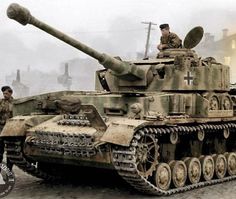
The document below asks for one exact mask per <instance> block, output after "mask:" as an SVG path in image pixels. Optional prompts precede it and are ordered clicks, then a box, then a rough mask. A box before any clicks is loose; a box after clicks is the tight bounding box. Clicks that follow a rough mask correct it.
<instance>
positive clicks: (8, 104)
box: [0, 86, 13, 170]
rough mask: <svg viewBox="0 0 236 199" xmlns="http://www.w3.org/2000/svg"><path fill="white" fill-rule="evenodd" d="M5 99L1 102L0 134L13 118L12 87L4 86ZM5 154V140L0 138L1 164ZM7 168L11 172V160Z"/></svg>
mask: <svg viewBox="0 0 236 199" xmlns="http://www.w3.org/2000/svg"><path fill="white" fill-rule="evenodd" d="M1 90H2V94H3V99H1V100H0V133H1V131H2V129H3V127H4V125H5V124H6V121H7V120H8V119H9V118H11V117H12V116H13V112H12V106H13V105H12V101H13V97H12V93H13V90H12V89H11V87H10V86H3V87H2V88H1ZM3 154H4V140H3V138H1V137H0V162H2V160H3ZM7 166H8V168H9V169H10V170H11V169H12V166H13V165H12V164H11V163H10V161H9V160H7Z"/></svg>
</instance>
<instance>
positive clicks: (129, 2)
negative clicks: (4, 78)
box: [0, 0, 236, 75]
mask: <svg viewBox="0 0 236 199" xmlns="http://www.w3.org/2000/svg"><path fill="white" fill-rule="evenodd" d="M13 2H16V3H19V4H21V5H23V6H25V7H27V8H28V9H29V10H30V11H31V13H32V15H34V16H36V17H37V18H39V19H40V20H42V21H45V22H46V23H48V24H50V25H51V26H54V27H56V28H58V29H59V30H61V31H63V32H65V33H67V34H70V35H71V36H73V37H75V38H77V39H79V40H81V41H82V42H84V43H87V44H88V45H90V46H91V47H94V48H96V49H98V50H100V51H103V52H106V53H110V54H112V55H121V56H127V55H128V54H129V53H132V52H137V51H144V46H145V39H146V30H145V25H144V24H141V22H142V21H152V22H154V23H157V24H160V23H166V22H167V23H169V24H170V26H171V30H172V31H174V32H176V33H177V34H179V35H180V36H181V37H182V38H183V37H184V35H185V34H186V33H187V32H188V30H189V29H191V28H192V27H194V26H197V25H201V26H203V27H204V29H205V32H212V33H214V34H215V35H216V38H220V37H221V30H222V29H223V28H229V30H230V33H234V32H236V24H235V21H236V3H235V0H168V1H163V0H162V1H160V0H143V1H139V0H98V1H96V0H93V1H92V0H15V1H12V0H0V23H1V26H0V27H1V28H0V60H1V61H0V67H1V72H2V75H3V74H8V73H10V72H11V71H13V70H15V69H16V68H23V69H25V68H26V67H27V66H28V65H30V66H31V67H32V68H33V67H39V68H41V69H43V70H47V69H48V68H49V69H50V70H57V67H58V65H59V63H60V62H62V61H65V60H66V59H72V58H74V57H76V56H83V57H84V55H83V54H82V53H80V52H79V51H77V50H74V49H72V48H71V47H69V46H66V45H64V44H63V43H62V42H60V41H58V40H57V39H55V38H53V37H51V36H50V35H47V34H46V33H43V32H42V31H40V30H37V29H36V28H34V27H32V26H30V25H28V26H26V27H23V26H22V25H20V24H18V23H17V22H15V21H13V20H10V19H8V18H7V16H6V9H7V7H8V5H9V4H10V3H13ZM154 28H155V30H153V31H152V37H151V42H152V44H155V45H156V43H157V42H158V41H159V37H160V32H159V29H158V27H154ZM153 49H154V50H155V48H153ZM127 57H128V56H127Z"/></svg>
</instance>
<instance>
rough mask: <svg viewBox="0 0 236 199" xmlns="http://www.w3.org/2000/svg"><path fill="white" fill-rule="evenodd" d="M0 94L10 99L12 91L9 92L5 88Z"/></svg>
mask: <svg viewBox="0 0 236 199" xmlns="http://www.w3.org/2000/svg"><path fill="white" fill-rule="evenodd" d="M2 94H3V97H4V99H10V98H11V96H12V93H10V92H9V91H8V90H5V91H4V92H3V93H2Z"/></svg>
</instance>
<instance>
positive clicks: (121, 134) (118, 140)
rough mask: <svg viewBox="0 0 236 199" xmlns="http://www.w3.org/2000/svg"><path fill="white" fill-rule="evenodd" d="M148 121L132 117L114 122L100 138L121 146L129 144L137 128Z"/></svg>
mask: <svg viewBox="0 0 236 199" xmlns="http://www.w3.org/2000/svg"><path fill="white" fill-rule="evenodd" d="M146 122H147V121H145V120H132V119H126V120H120V121H116V122H112V123H111V124H110V125H109V126H108V128H107V130H106V132H105V133H104V134H103V136H102V137H101V139H100V140H101V141H102V142H108V143H112V144H117V145H121V146H129V145H130V142H131V140H132V139H133V136H134V132H135V131H136V129H137V128H138V127H139V126H142V125H143V124H144V123H146Z"/></svg>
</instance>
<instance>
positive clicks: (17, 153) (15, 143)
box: [4, 138, 59, 181]
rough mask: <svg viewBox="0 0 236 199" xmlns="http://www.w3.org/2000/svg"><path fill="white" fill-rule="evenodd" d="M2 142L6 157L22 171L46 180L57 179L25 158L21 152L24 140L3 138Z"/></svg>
mask: <svg viewBox="0 0 236 199" xmlns="http://www.w3.org/2000/svg"><path fill="white" fill-rule="evenodd" d="M4 143H5V151H6V152H7V157H8V158H9V160H10V161H11V162H12V163H13V164H15V165H16V166H18V167H19V168H20V169H22V170H23V171H25V172H27V173H28V174H30V175H32V176H35V177H37V178H41V179H44V180H47V181H55V180H58V179H59V177H57V176H52V175H50V174H48V173H46V172H44V171H42V170H41V169H40V168H38V167H37V165H35V164H33V163H32V162H30V161H28V160H27V158H26V157H25V156H24V154H23V144H24V140H23V139H22V138H19V139H16V138H13V139H11V138H9V139H7V140H5V141H4Z"/></svg>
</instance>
